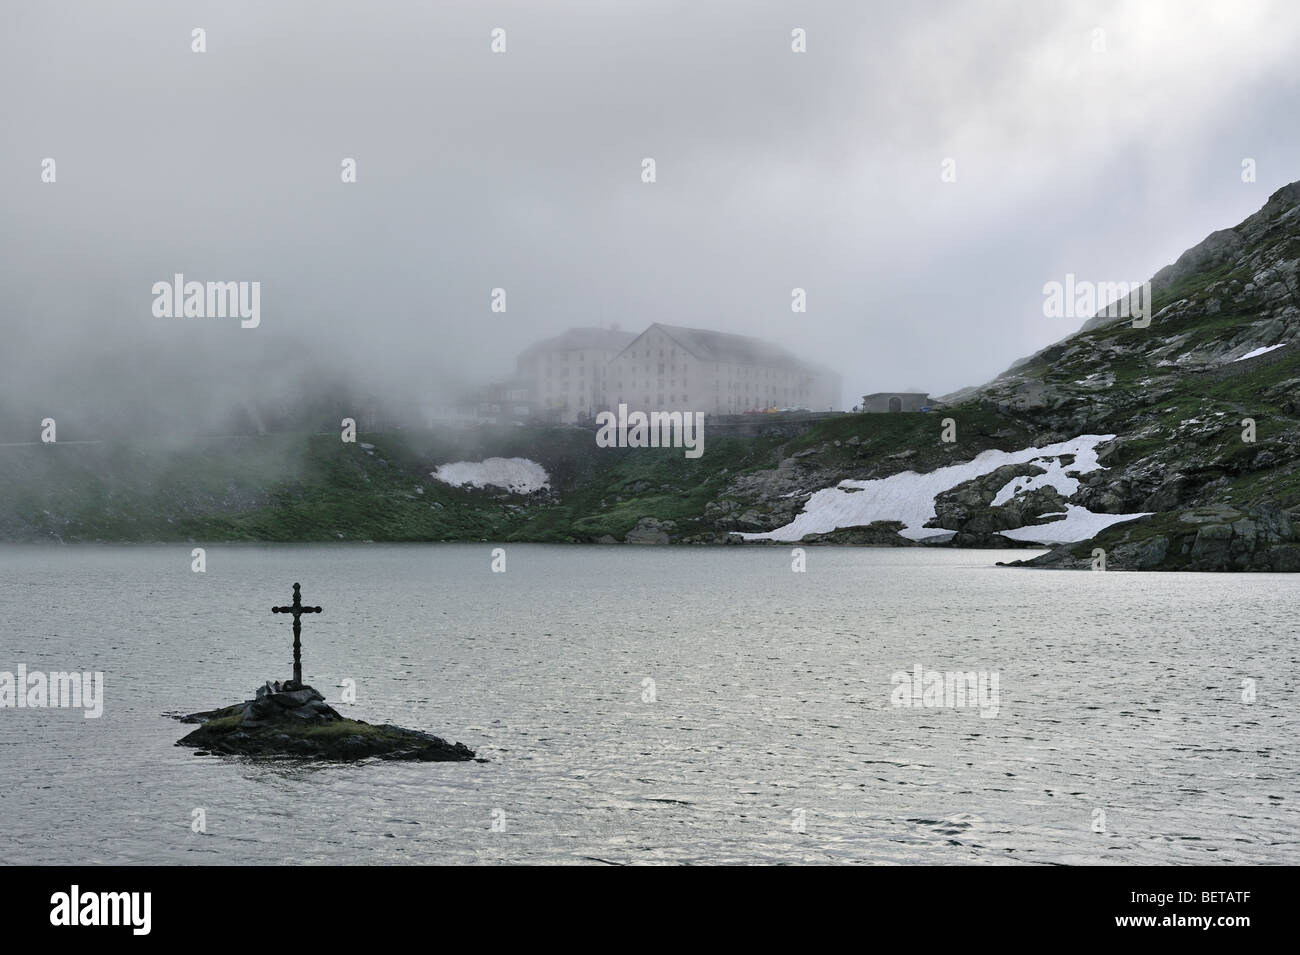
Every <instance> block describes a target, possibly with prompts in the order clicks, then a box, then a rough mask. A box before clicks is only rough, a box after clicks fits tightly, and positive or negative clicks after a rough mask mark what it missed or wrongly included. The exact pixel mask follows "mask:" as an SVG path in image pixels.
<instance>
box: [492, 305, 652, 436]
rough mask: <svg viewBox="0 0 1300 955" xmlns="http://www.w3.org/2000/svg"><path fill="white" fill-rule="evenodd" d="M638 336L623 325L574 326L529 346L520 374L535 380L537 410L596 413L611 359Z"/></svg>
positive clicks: (579, 415) (555, 416)
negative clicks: (603, 326)
mask: <svg viewBox="0 0 1300 955" xmlns="http://www.w3.org/2000/svg"><path fill="white" fill-rule="evenodd" d="M634 338H636V336H635V335H633V334H632V333H631V332H623V331H619V330H618V329H617V328H571V329H569V330H568V331H567V332H565V333H564V334H562V335H557V336H555V337H554V338H548V339H546V340H545V341H541V342H538V343H537V344H536V345H533V346H532V347H530V348H528V349H527V350H525V351H524V353H523V354H522V355H520V356H519V361H518V363H517V364H518V370H517V374H516V378H517V380H520V381H524V382H527V383H529V385H530V388H531V392H532V394H531V395H530V397H531V399H532V407H533V413H534V414H535V415H536V416H537V417H540V418H544V419H551V420H557V421H581V420H584V419H586V418H591V417H594V416H595V414H596V412H597V411H600V410H601V409H602V407H603V401H604V388H605V372H606V368H607V366H608V365H609V361H610V359H612V358H613V357H614V356H615V355H617V354H618V353H619V352H621V351H622V350H623V349H624V348H625V347H627V345H628V343H629V342H631V341H632V339H634Z"/></svg>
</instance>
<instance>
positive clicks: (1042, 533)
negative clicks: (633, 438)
mask: <svg viewBox="0 0 1300 955" xmlns="http://www.w3.org/2000/svg"><path fill="white" fill-rule="evenodd" d="M1152 292H1153V295H1154V316H1153V318H1152V321H1151V322H1150V324H1149V326H1147V327H1145V328H1135V327H1133V325H1132V323H1131V321H1129V320H1118V319H1107V318H1104V317H1098V318H1094V319H1092V320H1090V321H1088V322H1086V323H1084V325H1083V327H1082V328H1081V329H1080V330H1079V331H1078V332H1077V333H1076V334H1074V335H1071V336H1070V337H1068V338H1066V339H1065V340H1063V341H1061V342H1058V343H1057V344H1055V345H1053V346H1051V347H1050V348H1047V349H1044V350H1043V351H1041V352H1039V353H1038V354H1035V355H1032V356H1030V357H1029V358H1026V359H1024V360H1022V361H1020V362H1017V363H1016V364H1015V365H1013V366H1012V367H1011V368H1010V369H1009V370H1008V371H1007V372H1005V373H1004V374H1003V375H1001V376H999V377H998V378H997V379H996V380H994V381H993V382H990V383H989V384H987V385H984V386H982V387H977V388H970V389H966V390H964V391H962V392H959V393H956V394H954V395H950V396H948V398H947V399H946V401H945V402H944V403H943V405H942V407H940V408H939V409H938V410H937V411H935V412H930V413H915V414H852V415H840V416H835V417H831V418H827V419H824V420H820V421H817V422H805V423H803V424H791V425H789V426H785V425H781V424H780V423H779V422H774V426H772V427H766V426H764V427H763V428H762V429H758V433H754V432H755V430H756V429H754V428H748V427H746V428H744V429H737V430H736V431H728V430H727V429H726V428H724V427H721V426H720V425H719V426H718V430H709V429H706V430H707V441H706V449H705V453H704V455H703V456H702V457H700V458H698V459H689V458H686V457H685V456H684V455H683V454H682V453H681V451H680V449H649V448H647V449H626V448H621V449H620V448H597V447H596V446H595V441H594V436H593V434H592V432H590V431H581V430H578V429H572V428H566V429H543V428H495V429H493V428H481V429H474V430H464V431H456V432H454V433H447V434H433V433H423V434H412V433H389V434H368V435H362V437H361V440H360V443H357V444H345V443H342V442H341V441H340V440H339V437H338V435H337V434H334V435H330V434H280V435H262V436H249V437H244V438H220V439H217V438H213V439H202V440H193V439H191V440H186V441H184V442H167V441H163V440H147V439H142V440H137V441H132V442H116V443H114V442H106V443H104V444H75V445H62V444H61V445H40V444H30V445H25V446H0V488H3V492H0V540H46V541H68V542H71V541H85V540H92V541H93V540H181V541H194V542H196V543H201V542H205V541H225V540H412V541H420V540H474V541H480V540H481V541H493V542H509V541H586V542H605V543H698V544H711V543H717V544H722V543H728V544H736V543H742V542H745V541H752V542H766V543H772V542H783V543H787V544H789V543H801V544H892V545H900V546H916V545H925V546H957V547H963V546H966V547H1007V546H1036V547H1039V548H1040V549H1042V548H1044V547H1050V548H1053V549H1052V550H1051V552H1050V553H1048V554H1046V555H1043V556H1040V557H1037V558H1035V559H1032V560H1030V561H1028V562H1027V563H1028V564H1029V565H1030V566H1048V567H1091V566H1093V565H1094V563H1095V562H1096V561H1097V558H1096V557H1095V556H1094V552H1096V551H1104V552H1105V560H1106V566H1107V567H1108V568H1110V569H1141V570H1147V569H1191V570H1279V571H1294V570H1300V468H1297V463H1298V461H1300V344H1296V343H1297V341H1300V183H1297V184H1292V185H1290V186H1287V187H1286V188H1284V189H1281V190H1279V191H1278V192H1277V193H1275V194H1274V195H1273V196H1272V197H1271V198H1270V199H1269V201H1268V203H1267V204H1266V205H1265V206H1264V207H1263V208H1262V209H1261V210H1260V211H1259V212H1257V213H1256V214H1255V215H1253V216H1251V217H1250V218H1248V219H1247V220H1246V221H1244V222H1242V223H1241V224H1240V225H1238V226H1236V227H1234V228H1232V229H1225V230H1222V231H1220V232H1216V233H1214V234H1213V235H1211V236H1209V237H1208V238H1207V239H1205V241H1203V242H1201V243H1200V244H1199V245H1197V246H1195V247H1194V248H1192V249H1189V250H1188V251H1187V252H1186V253H1184V254H1183V255H1182V256H1180V257H1179V259H1178V261H1177V262H1175V263H1174V264H1173V265H1170V266H1168V267H1166V268H1164V269H1162V270H1161V271H1160V272H1159V273H1158V274H1157V275H1156V276H1154V277H1153V279H1152ZM713 427H714V425H710V426H709V428H710V429H712V428H713ZM492 456H501V457H506V458H510V457H521V458H526V459H528V461H530V462H537V463H538V464H540V465H541V466H542V467H543V468H544V469H545V471H546V475H547V476H548V485H547V486H546V487H545V488H543V489H540V490H534V491H529V492H528V493H518V492H517V490H516V491H512V490H510V489H509V488H505V487H494V486H485V487H473V486H462V487H454V486H451V485H449V484H447V483H446V482H444V481H440V480H438V479H436V478H435V477H434V476H433V472H434V471H436V470H437V469H439V468H440V467H441V466H443V465H447V464H449V463H451V462H481V461H483V460H484V459H485V458H489V457H492ZM452 470H453V471H455V472H456V473H460V472H462V471H465V469H464V468H459V469H452ZM472 470H473V469H472V468H471V469H469V472H466V473H470V472H472Z"/></svg>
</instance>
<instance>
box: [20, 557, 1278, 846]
mask: <svg viewBox="0 0 1300 955" xmlns="http://www.w3.org/2000/svg"><path fill="white" fill-rule="evenodd" d="M506 551H507V555H506V559H507V570H506V572H505V573H492V572H491V570H490V563H491V545H489V544H481V545H432V546H416V545H412V546H388V545H340V546H283V547H211V548H208V551H207V573H206V574H195V573H192V572H191V570H190V561H191V558H190V548H189V547H188V546H179V545H178V546H147V547H146V546H142V547H63V548H44V547H3V548H0V670H8V671H14V670H16V669H17V665H18V664H19V663H25V664H26V665H27V667H28V668H29V670H43V671H48V670H70V669H78V670H101V671H104V673H105V674H106V677H105V678H106V682H107V694H106V696H107V700H106V705H105V712H104V715H103V717H102V718H101V719H98V720H94V719H84V718H83V717H82V716H81V715H80V713H79V712H77V711H66V710H30V709H22V710H17V709H4V710H0V768H2V769H3V780H4V781H3V784H2V786H0V827H2V828H3V831H4V834H5V838H4V840H3V846H2V848H0V862H26V863H30V862H37V863H46V862H49V863H70V862H127V863H131V862H152V863H226V864H245V863H258V862H260V863H288V862H339V863H360V864H371V863H394V862H396V863H402V862H471V863H472V862H560V863H568V862H572V863H581V862H593V861H597V860H599V861H604V862H610V863H647V862H714V863H721V862H742V863H749V862H783V863H791V862H879V863H973V862H996V863H1003V862H1021V863H1100V862H1117V863H1162V862H1173V863H1290V864H1295V863H1298V862H1300V815H1298V814H1297V772H1298V769H1300V767H1298V766H1297V758H1296V749H1295V747H1296V739H1297V736H1298V735H1300V716H1298V715H1297V706H1296V704H1297V690H1296V682H1297V657H1298V653H1297V649H1296V634H1297V629H1298V627H1300V625H1297V623H1296V617H1295V615H1294V613H1293V612H1292V611H1293V608H1294V607H1295V595H1296V588H1297V586H1298V585H1300V579H1297V578H1295V577H1289V576H1285V575H1265V574H1254V575H1243V576H1228V575H1213V574H1160V575H1155V574H1152V575H1137V574H1123V573H1114V572H1111V573H1079V572H1075V573H1069V572H1046V571H1018V570H1010V569H1000V568H996V567H994V566H993V564H994V561H995V560H998V559H1008V558H1009V557H1021V556H1024V552H1023V551H1017V552H1014V553H1012V554H1010V555H1008V554H1004V553H1001V552H995V551H949V550H928V549H900V550H894V549H847V548H846V549H839V548H809V549H808V550H807V555H808V557H807V560H808V569H807V572H806V573H801V574H800V573H792V572H791V569H790V560H791V558H790V550H789V548H785V547H746V548H739V547H733V548H711V549H682V548H674V549H659V548H643V549H636V548H628V547H609V548H595V547H590V548H588V547H564V546H541V545H511V546H508V547H507V548H506ZM295 580H298V581H301V582H302V585H303V596H304V600H305V601H306V602H307V603H310V604H316V603H319V604H322V605H323V606H324V608H325V612H324V614H322V615H320V616H313V617H308V618H304V670H305V677H306V679H307V681H308V682H309V683H312V684H313V685H315V686H316V687H317V688H318V689H320V690H321V691H322V692H323V693H325V694H326V696H327V697H329V698H330V701H331V703H333V704H334V705H335V706H336V707H337V708H338V709H340V710H341V711H343V712H344V713H345V714H346V715H349V716H353V717H356V718H358V719H364V720H367V721H369V722H387V721H390V722H395V723H399V724H402V725H405V726H411V727H415V728H420V729H427V730H430V731H432V732H435V733H438V734H439V735H444V736H447V737H449V738H451V739H455V740H460V741H462V742H464V743H466V744H467V745H469V746H470V747H472V748H474V749H476V750H477V751H478V752H479V755H480V756H482V757H485V758H486V760H487V762H483V763H433V764H400V763H399V764H390V763H383V762H372V763H368V764H364V765H349V766H304V765H290V764H283V763H279V764H276V763H272V764H268V763H256V762H250V761H245V760H232V759H223V758H219V757H199V756H195V755H193V751H191V750H188V749H184V748H180V747H176V746H174V745H173V744H174V743H175V741H176V740H177V739H179V738H180V737H181V736H182V735H184V733H185V732H187V731H188V730H189V727H186V726H183V725H182V724H179V723H176V722H174V721H173V720H171V719H168V718H165V717H164V715H163V714H164V713H167V712H173V711H186V712H188V711H194V710H198V709H206V708H210V707H214V706H217V705H224V704H228V703H232V702H235V701H237V700H242V699H246V698H248V697H249V696H250V695H251V693H252V690H253V688H254V687H255V686H256V685H257V684H258V683H259V682H260V681H262V680H264V679H267V678H271V677H281V678H284V677H287V676H288V675H289V673H290V664H289V661H290V645H291V639H292V638H291V635H290V628H289V624H288V623H287V622H286V620H285V618H284V617H282V616H273V615H272V614H271V613H270V612H269V611H270V607H271V606H272V605H273V604H282V603H286V602H288V601H289V597H290V586H291V584H292V583H293V582H294V581H295ZM917 664H920V665H921V666H923V667H924V668H926V669H933V670H939V671H949V670H960V671H967V670H973V671H993V672H996V673H997V674H998V677H999V708H998V712H997V715H996V716H992V717H988V718H985V717H981V715H980V713H979V711H978V710H976V709H971V708H961V709H957V708H952V709H935V708H929V709H927V708H903V707H894V706H891V702H890V697H891V691H892V689H893V687H892V686H891V683H890V676H891V674H893V673H895V672H897V671H908V672H910V671H911V670H912V668H913V667H914V666H915V665H917ZM345 679H351V680H355V681H356V685H357V701H356V703H355V704H351V705H345V704H342V703H339V702H338V700H339V696H340V694H341V693H342V692H343V691H342V690H341V689H340V688H339V686H340V684H342V683H343V681H344V680H345ZM1247 679H1251V680H1254V681H1256V684H1255V685H1256V693H1257V697H1256V699H1255V702H1253V703H1246V702H1243V699H1242V685H1243V681H1244V680H1247ZM647 681H653V690H654V695H655V697H656V698H655V699H654V701H653V702H646V701H645V699H646V697H647V696H648V695H649V690H650V688H651V684H649V683H648V682H647ZM196 808H202V809H203V810H204V811H205V814H206V824H207V831H206V832H205V833H196V832H193V831H192V829H191V820H192V813H193V810H195V809H196ZM1099 812H1100V813H1104V817H1103V816H1102V815H1099ZM494 820H495V821H496V822H497V823H498V826H497V829H495V830H494V828H493V823H494ZM1102 821H1104V824H1105V831H1104V832H1095V831H1093V828H1094V825H1098V824H1100V822H1102ZM801 822H802V826H803V828H804V831H803V832H799V831H797V830H798V829H799V828H800V823H801ZM502 826H503V828H502Z"/></svg>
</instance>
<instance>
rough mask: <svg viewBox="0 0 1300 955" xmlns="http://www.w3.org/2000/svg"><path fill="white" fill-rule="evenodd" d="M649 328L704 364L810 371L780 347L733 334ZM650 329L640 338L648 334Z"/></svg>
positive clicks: (674, 327) (658, 324)
mask: <svg viewBox="0 0 1300 955" xmlns="http://www.w3.org/2000/svg"><path fill="white" fill-rule="evenodd" d="M650 328H658V329H660V330H662V331H663V332H664V334H666V335H667V336H668V337H669V338H671V339H672V340H673V341H675V342H676V343H677V344H678V345H680V346H681V347H682V348H684V349H686V350H687V351H688V352H690V353H691V354H692V355H694V356H695V357H696V358H698V359H700V360H701V361H717V362H729V363H733V364H739V365H766V366H769V367H777V368H790V367H797V368H800V369H805V370H806V369H808V368H809V365H808V364H807V363H806V362H803V361H800V360H799V359H798V358H796V357H795V356H794V355H792V354H791V353H790V352H788V351H786V350H785V349H784V348H782V347H781V346H780V345H773V344H772V343H771V342H766V341H763V339H761V338H751V337H750V336H748V335H733V334H731V333H730V332H714V331H710V330H708V329H706V328H685V327H683V326H681V325H665V324H663V323H662V322H655V323H654V324H653V325H651V326H650ZM650 328H647V329H646V330H645V332H642V333H641V334H642V335H644V334H646V333H647V332H649V331H650ZM637 337H638V338H640V337H641V336H640V335H638V336H637ZM629 344H630V343H629Z"/></svg>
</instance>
